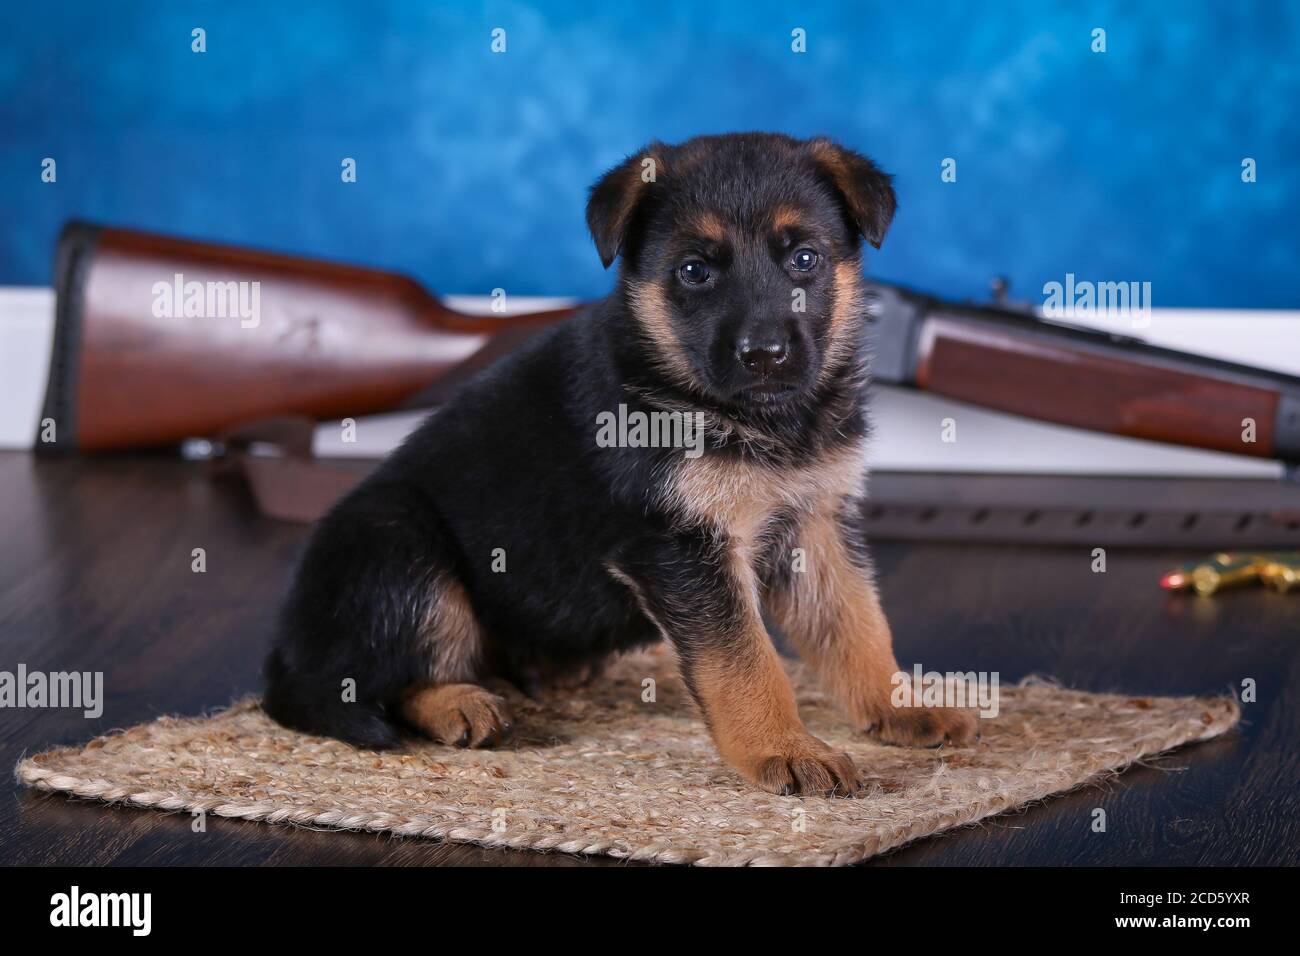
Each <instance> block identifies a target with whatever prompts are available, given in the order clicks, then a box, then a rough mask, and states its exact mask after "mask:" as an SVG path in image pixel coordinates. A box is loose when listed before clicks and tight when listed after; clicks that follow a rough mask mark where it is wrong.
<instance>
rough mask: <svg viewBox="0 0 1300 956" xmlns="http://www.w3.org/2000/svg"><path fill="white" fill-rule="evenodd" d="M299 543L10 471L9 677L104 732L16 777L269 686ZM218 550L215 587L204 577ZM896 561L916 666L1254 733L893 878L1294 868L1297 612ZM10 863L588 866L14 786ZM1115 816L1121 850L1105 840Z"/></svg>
mask: <svg viewBox="0 0 1300 956" xmlns="http://www.w3.org/2000/svg"><path fill="white" fill-rule="evenodd" d="M304 533H305V532H304V529H303V528H301V527H299V526H294V525H286V524H278V523H273V522H270V521H266V520H264V519H261V518H259V517H257V516H256V514H255V513H254V512H253V510H252V507H251V505H250V503H249V501H248V499H247V498H246V496H245V494H244V492H243V489H242V488H241V487H239V486H238V485H236V484H234V483H232V482H230V481H228V480H227V481H216V482H214V481H212V480H210V479H209V478H208V477H207V475H206V472H205V470H204V466H201V465H194V464H185V463H181V462H177V461H170V460H165V459H161V458H134V459H130V458H127V459H114V460H102V461H94V462H86V461H36V460H34V459H33V458H31V457H30V456H29V455H26V454H19V453H0V670H9V671H12V670H13V669H14V668H15V666H16V665H17V664H18V663H19V662H22V663H25V664H26V665H27V666H28V668H30V669H35V670H71V669H75V670H83V671H84V670H89V671H98V670H102V671H103V672H104V674H105V678H104V680H105V698H106V703H105V710H104V715H103V717H102V718H100V719H99V720H87V719H85V718H83V717H82V716H81V714H80V712H72V711H59V710H8V709H6V710H0V766H3V767H4V768H9V767H12V766H13V764H14V762H15V761H17V759H18V758H19V756H20V755H21V754H23V753H24V752H25V751H34V750H39V749H43V748H45V747H48V746H51V745H54V744H69V743H75V742H78V741H82V740H84V739H86V738H87V737H90V736H92V735H94V734H97V733H101V732H103V731H106V730H108V729H109V728H114V727H125V726H129V725H131V724H134V723H136V722H138V721H142V720H148V719H150V718H152V717H155V716H157V715H159V714H164V713H194V712H197V711H200V710H202V709H205V708H211V707H215V706H217V705H220V704H222V703H224V702H226V701H228V700H229V699H230V698H232V697H235V696H238V695H241V694H245V693H248V692H249V691H253V690H255V689H257V687H258V669H259V667H260V662H261V658H262V654H263V649H264V646H265V644H266V642H267V639H268V636H269V632H270V627H271V620H272V615H273V611H274V609H275V606H276V603H277V599H278V595H279V593H280V590H281V588H282V587H283V585H284V583H285V580H286V577H287V574H288V571H289V568H290V566H291V562H292V560H293V558H294V555H295V552H296V549H297V548H298V547H299V545H300V543H301V542H302V540H303V536H304ZM200 547H201V548H204V549H205V550H206V553H207V572H206V573H205V574H194V573H192V572H191V570H190V562H191V557H190V554H191V551H192V549H194V548H200ZM1089 550H1090V549H1087V548H1046V547H1026V546H995V545H942V544H902V543H879V544H878V545H877V547H876V555H877V563H878V565H879V567H880V571H881V577H882V587H883V591H884V596H885V604H886V607H887V610H888V612H889V615H890V618H891V620H892V621H893V625H894V629H895V633H896V634H897V635H898V644H899V648H898V650H899V659H900V661H902V662H904V664H905V665H906V664H910V662H912V661H914V660H919V661H921V662H922V663H923V664H924V665H925V666H926V668H927V669H936V670H950V669H956V668H961V669H978V670H988V671H994V670H995V671H999V672H1000V674H1001V679H1002V680H1003V682H1009V681H1013V680H1017V679H1019V678H1020V677H1022V676H1024V675H1026V674H1031V673H1041V674H1050V675H1053V676H1055V677H1056V678H1058V679H1059V680H1060V681H1062V682H1063V683H1065V684H1067V685H1069V686H1072V687H1079V688H1084V689H1088V690H1098V691H1109V690H1119V691H1123V692H1127V693H1134V694H1215V693H1224V692H1227V691H1230V690H1232V689H1234V688H1238V687H1239V686H1240V683H1241V681H1242V680H1243V679H1244V678H1253V679H1254V680H1255V681H1256V682H1257V684H1258V695H1259V699H1258V702H1257V703H1254V704H1246V705H1245V715H1246V721H1245V724H1244V726H1243V727H1242V728H1241V730H1240V731H1239V732H1238V733H1235V734H1233V735H1230V736H1229V737H1227V738H1222V739H1220V740H1217V741H1212V742H1210V743H1207V744H1202V745H1200V746H1196V747H1193V748H1188V749H1185V750H1182V751H1180V752H1177V753H1175V754H1174V755H1172V756H1169V757H1166V758H1162V759H1160V760H1159V761H1157V762H1156V764H1155V766H1153V767H1141V768H1136V769H1134V770H1131V771H1129V772H1127V773H1125V774H1123V775H1121V776H1119V777H1117V778H1115V779H1113V780H1111V781H1109V782H1107V783H1106V784H1104V785H1103V786H1100V787H1089V788H1085V789H1083V790H1081V791H1078V792H1075V793H1073V794H1069V795H1066V796H1063V797H1058V798H1054V799H1052V800H1050V801H1048V802H1047V803H1046V804H1043V805H1040V806H1035V807H1031V808H1029V809H1028V810H1026V811H1024V812H1022V813H1018V814H1013V815H1005V816H1002V817H998V818H995V819H993V820H990V821H987V822H986V823H985V824H983V825H982V826H979V827H976V828H971V829H967V830H964V831H961V832H958V833H955V834H950V835H947V836H942V837H938V838H934V839H930V840H927V841H923V842H921V843H918V844H915V845H913V846H910V847H906V848H904V849H902V850H900V851H898V852H896V853H894V854H892V855H890V856H888V857H886V858H884V859H883V860H880V861H877V864H876V865H885V866H898V865H913V864H943V865H948V864H967V865H971V864H975V865H1003V864H1049V865H1051V864H1092V865H1116V864H1190V865H1206V864H1265V863H1270V864H1290V865H1295V864H1297V863H1300V753H1298V752H1297V747H1296V741H1297V737H1298V736H1300V595H1291V596H1290V597H1285V596H1280V595H1276V594H1272V593H1266V592H1263V591H1250V592H1241V593H1233V594H1228V595H1224V596H1222V597H1220V598H1217V599H1214V600H1211V601H1206V600H1197V599H1194V598H1188V597H1181V596H1167V595H1165V594H1164V593H1163V592H1161V591H1160V590H1159V588H1158V587H1157V586H1156V582H1157V579H1158V577H1159V575H1160V573H1161V572H1162V571H1164V570H1166V569H1167V567H1168V566H1170V565H1171V564H1174V563H1177V562H1180V561H1182V560H1187V559H1191V558H1197V557H1200V556H1201V555H1200V554H1180V553H1176V552H1175V553H1170V552H1159V551H1146V552H1140V551H1119V550H1112V551H1111V552H1110V555H1109V569H1108V571H1107V573H1105V574H1094V573H1092V571H1091V570H1090V562H1091V556H1090V554H1089ZM0 779H2V780H3V781H4V782H3V784H0V863H21V864H38V865H48V864H57V863H87V864H106V863H129V864H208V865H211V864H248V863H280V864H344V863H363V864H364V863H404V864H421V865H428V864H439V863H459V864H483V865H500V864H517V865H528V866H566V865H590V864H591V863H593V862H594V863H600V862H608V861H585V860H579V859H575V858H572V857H566V856H562V855H541V854H529V853H515V852H499V851H487V850H480V849H475V848H467V847H458V846H443V845H440V844H437V843H433V842H429V841H420V840H399V839H393V838H388V837H383V836H374V835H362V834H351V833H327V832H315V831H310V830H302V829H293V828H288V827H273V826H267V825H264V824H258V823H245V822H238V821H233V820H223V819H220V818H215V817H214V818H210V819H209V820H208V829H207V832H206V833H202V834H196V833H192V832H191V830H190V821H189V818H188V817H186V816H171V815H167V814H163V813H158V812H155V811H148V810H129V809H117V808H107V807H104V806H102V805H98V804H92V803H84V802H75V801H70V800H67V799H64V798H62V797H55V796H48V795H41V794H37V793H34V792H30V791H27V790H24V789H21V788H18V787H17V786H16V785H15V783H14V782H13V777H12V775H11V774H10V773H8V772H7V771H6V772H5V773H4V774H3V775H0ZM1095 807H1104V808H1105V810H1106V812H1107V816H1108V829H1107V832H1105V833H1101V834H1098V833H1093V832H1092V831H1091V828H1090V823H1091V821H1092V810H1093V808H1095Z"/></svg>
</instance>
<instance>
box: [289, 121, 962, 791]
mask: <svg viewBox="0 0 1300 956" xmlns="http://www.w3.org/2000/svg"><path fill="white" fill-rule="evenodd" d="M647 160H648V162H647ZM893 213H894V193H893V189H892V187H891V185H890V181H889V178H888V177H887V176H885V175H884V174H883V173H881V172H880V171H879V170H878V169H877V168H876V167H875V165H874V164H872V163H871V162H870V161H869V160H867V159H866V158H864V157H862V156H860V155H858V154H857V153H854V152H851V151H849V150H847V149H844V148H843V147H840V146H838V145H836V144H834V143H832V142H830V141H828V140H812V141H800V140H794V139H790V138H788V137H785V136H779V135H771V134H744V135H731V136H715V137H700V138H697V139H693V140H690V141H688V142H686V143H682V144H680V145H677V146H667V145H664V144H660V143H656V144H652V145H651V146H650V147H648V148H646V149H645V150H642V151H641V152H639V153H637V154H635V155H633V156H631V157H629V158H628V159H627V161H625V162H624V163H622V164H621V165H619V166H618V167H616V168H615V169H613V170H611V171H610V172H609V173H607V174H606V175H605V176H604V178H602V179H601V180H600V182H598V183H597V184H596V186H595V187H594V188H593V189H592V194H591V199H590V202H589V205H588V209H587V220H588V224H589V226H590V228H591V232H592V235H593V237H594V239H595V242H596V247H597V250H598V251H599V253H600V256H601V259H602V261H603V262H604V263H605V264H606V265H609V264H610V263H612V262H613V261H614V260H615V259H616V258H621V265H620V275H619V283H618V287H617V288H616V290H615V291H614V293H613V294H612V295H610V296H609V297H608V298H607V299H605V300H604V301H602V302H600V303H597V304H596V305H594V306H592V307H590V308H589V309H587V310H585V311H584V312H583V313H582V314H580V315H579V316H578V317H576V318H574V319H572V320H571V321H569V322H566V323H564V324H563V325H561V326H559V327H557V328H555V329H554V330H552V331H550V332H549V333H547V334H545V335H544V336H542V337H540V338H539V339H538V340H535V341H534V342H533V343H532V344H530V345H528V346H526V347H525V348H523V349H522V350H521V351H519V352H518V353H516V354H514V355H512V356H510V357H509V358H507V359H506V360H504V361H502V362H501V363H499V364H498V365H497V366H495V367H493V368H492V369H489V370H488V371H487V372H486V373H485V374H483V375H482V376H480V377H479V378H477V379H476V380H474V381H473V382H471V383H470V384H469V385H467V386H466V387H465V389H464V390H463V391H462V392H461V393H460V394H458V396H457V397H456V398H455V400H453V401H452V402H451V403H450V404H448V405H447V406H445V407H444V408H443V409H442V410H440V411H439V412H438V413H437V414H436V415H434V416H433V417H432V418H431V419H430V420H429V421H428V422H426V423H425V424H424V425H423V426H422V427H421V428H420V429H419V430H418V431H417V432H416V433H415V434H414V435H413V436H412V437H411V438H410V439H409V440H408V441H407V442H406V443H405V444H404V445H403V446H402V447H401V448H400V449H399V450H398V451H396V452H395V453H394V454H393V455H392V456H391V457H390V458H389V459H388V460H387V461H386V462H385V463H384V464H383V465H382V466H381V467H380V468H379V470H378V471H377V472H376V473H375V474H374V475H372V476H371V477H370V478H369V479H367V480H366V481H365V482H364V483H363V484H362V485H361V486H360V487H359V488H357V489H356V490H355V491H354V492H352V493H351V494H350V495H349V496H348V497H347V498H346V499H345V500H344V501H343V502H341V503H340V504H339V505H338V506H337V507H336V508H334V510H333V511H331V513H330V514H329V515H327V516H326V517H325V518H324V519H322V521H321V523H320V525H319V526H318V528H317V529H316V532H315V534H314V536H313V538H312V541H311V543H310V545H309V547H308V550H307V553H306V555H305V556H304V559H303V562H302V565H301V568H300V570H299V573H298V577H297V580H296V581H295V584H294V586H293V589H292V591H291V593H290V595H289V598H288V600H287V602H286V605H285V609H284V613H283V617H282V623H281V628H280V635H279V639H278V641H277V644H276V647H275V649H274V650H273V652H272V654H271V656H270V659H269V660H268V664H267V678H268V687H267V695H266V707H267V710H268V711H269V712H270V713H271V715H272V716H274V717H275V718H276V719H278V720H280V721H282V722H284V723H286V724H288V725H289V726H292V727H296V728H299V729H302V730H306V731H310V732H315V733H322V734H329V735H333V736H337V737H340V738H342V739H344V740H347V741H350V742H352V743H355V744H357V745H359V746H366V747H391V746H395V745H397V744H398V743H399V741H400V738H399V736H398V731H397V728H398V726H399V725H406V726H409V727H411V728H413V729H414V730H416V731H418V732H420V733H423V734H425V735H427V736H429V737H432V738H433V739H435V740H439V741H442V742H443V743H447V744H458V745H461V746H480V745H489V744H492V743H495V742H498V741H500V740H502V739H504V737H505V736H506V735H507V734H508V732H509V730H510V726H509V722H510V718H509V716H508V714H507V712H506V708H505V703H504V701H503V700H502V699H501V698H500V697H498V696H497V695H495V694H493V693H492V692H491V691H490V690H488V689H487V687H486V686H485V685H486V683H487V682H489V681H491V680H492V679H504V680H507V681H511V682H514V683H515V684H517V685H521V686H529V685H531V684H533V683H535V682H537V681H539V680H543V679H548V678H552V677H556V676H561V675H565V674H572V673H576V672H583V671H586V670H589V669H590V668H592V667H593V665H595V664H597V663H598V662H599V661H601V660H603V659H604V658H606V657H607V656H608V655H609V654H611V653H614V652H617V651H620V650H624V649H627V648H631V647H635V646H638V645H642V644H646V643H650V642H653V641H657V640H660V639H667V640H669V641H671V642H672V644H673V645H674V647H675V648H676V650H677V654H678V658H679V660H680V662H681V667H682V670H683V674H684V677H685V678H686V681H687V684H688V686H689V687H690V689H691V692H692V693H693V694H694V695H695V698H696V700H697V702H698V703H699V705H700V709H701V711H702V713H703V714H704V717H705V720H706V721H707V723H708V727H709V730H710V732H711V733H712V735H713V738H714V740H715V741H716V743H717V746H718V750H719V752H720V753H721V755H722V757H723V759H724V760H726V761H727V763H728V764H730V765H731V766H732V767H734V768H735V769H736V770H737V771H738V772H739V773H740V774H741V775H742V776H744V777H745V778H746V779H747V780H749V781H751V782H753V783H754V784H756V785H758V786H760V787H762V788H764V789H766V790H770V791H773V792H778V793H795V792H806V793H851V792H854V791H855V790H856V789H857V787H858V777H857V771H856V769H855V767H854V765H853V763H852V761H851V760H850V759H849V758H848V757H847V756H845V755H844V754H841V753H837V752H835V751H834V750H833V749H832V748H830V747H828V746H827V745H826V744H825V743H823V742H822V741H820V740H818V739H817V738H815V737H813V736H812V735H811V734H809V733H808V731H807V730H806V729H805V728H804V726H803V724H802V722H801V721H800V719H799V714H798V709H797V707H796V706H795V700H794V696H793V694H792V692H791V689H790V685H789V682H788V681H787V679H786V677H785V673H784V671H783V669H782V668H781V665H780V661H779V658H778V656H777V654H776V651H775V650H774V648H773V645H772V642H771V640H770V639H769V636H768V634H767V631H766V629H765V627H764V624H763V616H762V615H763V611H764V610H766V611H767V612H768V613H769V616H770V617H771V618H772V619H773V620H775V621H776V622H777V624H778V625H779V627H780V628H781V629H782V630H783V631H784V632H785V633H786V634H787V635H788V636H789V638H790V639H791V641H792V642H793V643H794V645H795V646H796V647H797V648H798V650H799V652H800V653H801V654H802V655H803V656H804V657H805V658H806V659H807V660H808V661H809V662H811V664H812V665H813V666H814V667H815V668H816V669H817V671H818V672H819V674H820V675H821V678H822V681H823V683H824V685H825V687H826V689H827V691H828V692H829V693H830V694H831V695H833V697H834V698H835V699H836V700H837V701H838V702H839V704H840V705H841V706H842V707H843V709H844V711H845V712H846V713H847V714H848V715H849V716H850V717H851V718H852V720H853V721H854V722H855V723H856V724H857V725H858V726H859V727H860V728H861V729H862V730H863V731H864V732H867V733H871V734H874V735H876V736H877V737H879V738H880V739H881V740H884V741H886V742H889V743H895V744H900V745H904V746H935V745H940V744H943V743H963V742H966V741H968V740H969V739H971V738H972V737H973V735H974V731H975V720H974V718H973V716H972V715H971V714H970V713H969V712H966V711H957V710H948V709H902V708H894V707H892V706H891V704H890V692H891V689H892V687H891V678H892V677H893V675H894V674H895V673H896V672H897V671H898V665H897V663H896V661H895V659H894V654H893V650H892V641H891V637H890V632H889V625H888V623H887V622H886V620H885V617H884V614H883V613H882V611H881V608H880V602H879V599H878V597H877V594H876V588H875V585H874V583H873V580H872V574H871V570H870V564H869V561H868V557H867V551H866V546H865V543H864V541H863V540H862V534H861V530H860V528H859V522H858V515H859V513H860V504H861V498H862V495H863V493H864V477H865V472H864V462H863V448H864V441H865V438H866V432H867V423H866V418H865V413H864V409H863V404H864V398H865V388H866V361H865V356H864V350H863V341H862V337H863V326H862V302H861V240H862V238H864V237H865V238H866V239H867V240H868V241H869V242H871V243H872V244H873V245H876V246H878V245H879V244H880V242H881V240H882V239H883V237H884V234H885V232H886V230H887V229H888V226H889V223H890V220H891V219H892V217H893ZM798 297H802V299H803V305H804V308H803V310H802V311H799V310H797V309H795V308H794V303H795V302H796V299H797V298H798ZM620 404H622V405H626V406H627V407H628V409H629V410H633V411H636V410H640V411H647V412H650V411H667V412H682V413H695V412H699V413H702V414H703V415H704V420H705V422H706V425H707V436H706V437H707V441H706V447H705V450H704V453H703V454H702V455H701V456H700V457H697V458H692V457H689V456H688V455H686V454H684V450H683V449H680V448H604V447H598V445H597V442H596V434H597V424H596V423H597V416H598V415H599V414H600V413H602V412H612V411H615V410H616V409H617V408H618V406H619V405H620ZM800 553H801V554H802V559H801V560H796V554H800ZM349 686H352V687H354V688H355V692H354V696H352V697H350V698H346V699H345V696H344V694H343V693H342V691H341V688H347V687H349Z"/></svg>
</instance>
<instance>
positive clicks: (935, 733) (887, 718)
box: [865, 707, 979, 747]
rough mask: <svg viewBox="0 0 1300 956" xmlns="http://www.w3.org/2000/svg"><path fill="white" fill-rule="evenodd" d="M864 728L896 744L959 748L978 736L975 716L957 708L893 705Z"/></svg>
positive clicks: (898, 745) (879, 738) (887, 742)
mask: <svg viewBox="0 0 1300 956" xmlns="http://www.w3.org/2000/svg"><path fill="white" fill-rule="evenodd" d="M865 730H866V733H868V734H870V735H871V736H872V737H875V738H876V739H877V740H879V741H880V742H881V743H884V744H893V745H894V746H896V747H944V746H954V747H961V746H965V745H966V744H969V743H973V742H974V741H976V740H978V739H979V716H978V715H977V714H976V712H975V711H973V710H966V709H963V708H959V707H893V708H890V709H889V710H888V711H887V712H885V713H884V714H882V715H881V716H880V718H879V719H878V720H876V721H875V722H874V723H872V724H870V725H868V726H867V727H866V728H865Z"/></svg>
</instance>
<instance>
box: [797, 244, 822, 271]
mask: <svg viewBox="0 0 1300 956" xmlns="http://www.w3.org/2000/svg"><path fill="white" fill-rule="evenodd" d="M819 259H820V256H818V255H817V253H815V252H813V251H812V250H811V249H797V250H795V254H794V255H793V256H791V257H790V265H791V267H793V268H794V270H795V271H796V272H809V271H811V270H812V268H813V267H814V266H815V265H817V262H818V260H819Z"/></svg>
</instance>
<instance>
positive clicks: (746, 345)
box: [736, 338, 788, 376]
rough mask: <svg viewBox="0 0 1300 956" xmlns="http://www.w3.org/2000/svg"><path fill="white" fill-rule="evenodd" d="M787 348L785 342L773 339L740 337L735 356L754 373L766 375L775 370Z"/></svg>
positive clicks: (784, 357)
mask: <svg viewBox="0 0 1300 956" xmlns="http://www.w3.org/2000/svg"><path fill="white" fill-rule="evenodd" d="M787 354H788V350H787V347H786V343H785V342H779V341H776V340H773V339H766V340H762V341H757V340H754V339H748V338H746V339H741V340H740V345H738V346H737V347H736V358H738V359H740V364H741V365H743V366H745V368H747V369H748V370H749V371H751V372H753V373H755V374H756V375H762V376H768V375H771V374H772V373H773V372H775V371H776V369H777V366H779V365H780V364H781V363H782V362H784V361H785V359H786V355H787Z"/></svg>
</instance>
